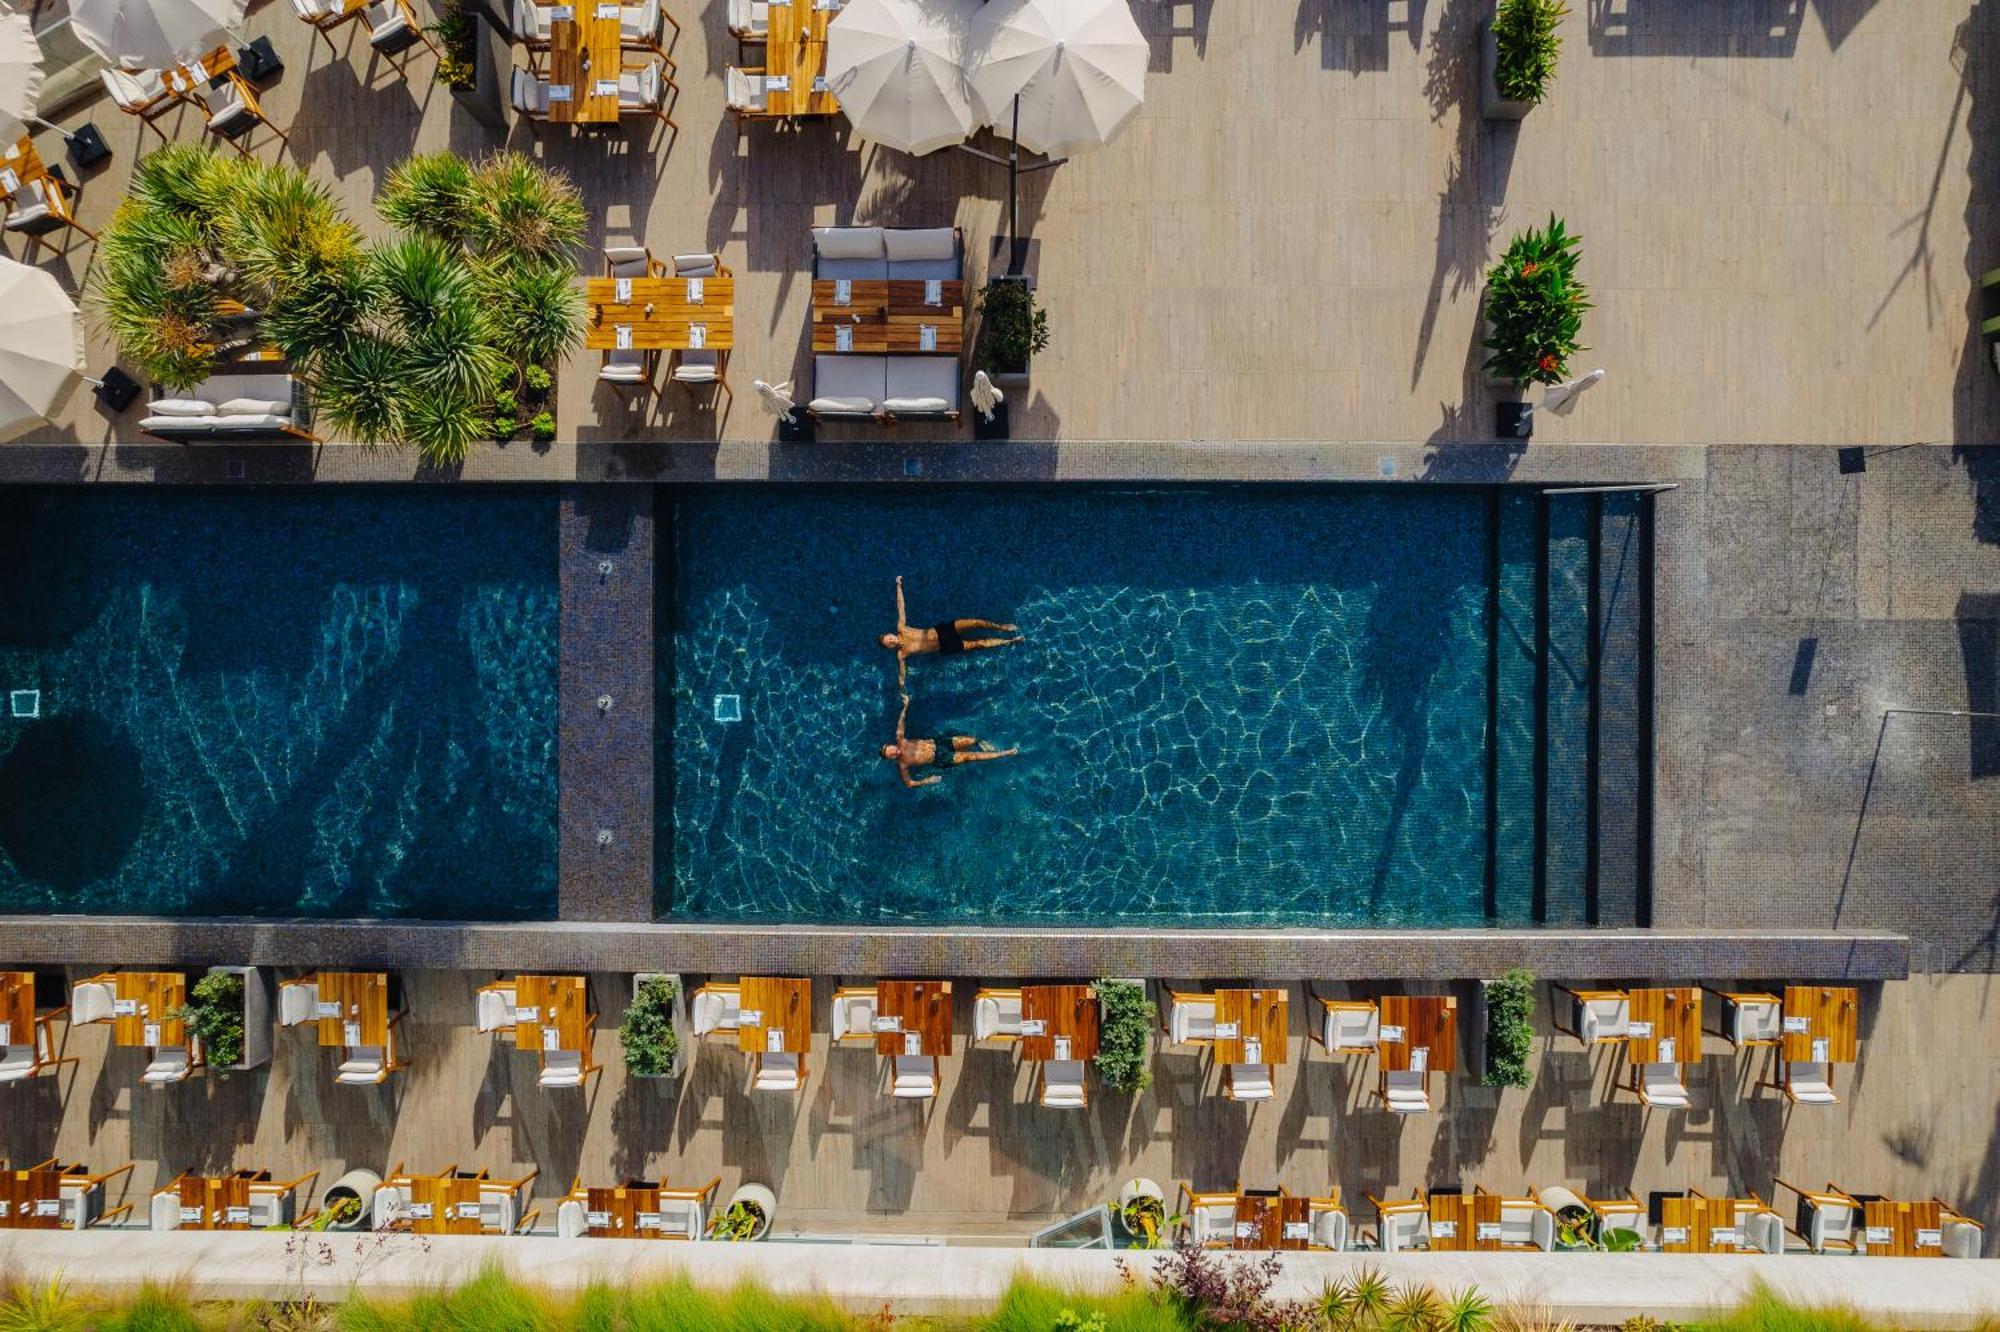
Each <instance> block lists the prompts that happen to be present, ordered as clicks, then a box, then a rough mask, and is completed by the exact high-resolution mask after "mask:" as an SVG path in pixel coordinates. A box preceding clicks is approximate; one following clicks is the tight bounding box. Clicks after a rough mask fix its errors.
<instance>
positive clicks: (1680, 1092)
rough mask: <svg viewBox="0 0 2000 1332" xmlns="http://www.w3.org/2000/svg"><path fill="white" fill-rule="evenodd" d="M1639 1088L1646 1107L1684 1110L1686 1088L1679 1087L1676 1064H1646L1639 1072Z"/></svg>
mask: <svg viewBox="0 0 2000 1332" xmlns="http://www.w3.org/2000/svg"><path fill="white" fill-rule="evenodd" d="M1639 1087H1640V1090H1641V1092H1642V1093H1643V1094H1644V1096H1645V1098H1646V1103H1647V1104H1648V1105H1655V1106H1659V1107H1660V1108H1662V1109H1666V1110H1685V1109H1687V1106H1688V1093H1687V1088H1686V1087H1684V1086H1682V1085H1681V1070H1680V1065H1678V1064H1647V1065H1646V1066H1644V1067H1643V1068H1641V1069H1640V1070H1639Z"/></svg>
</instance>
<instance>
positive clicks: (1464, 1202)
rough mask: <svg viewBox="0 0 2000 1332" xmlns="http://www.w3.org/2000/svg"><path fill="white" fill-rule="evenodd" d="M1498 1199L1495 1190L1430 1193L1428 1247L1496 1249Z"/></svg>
mask: <svg viewBox="0 0 2000 1332" xmlns="http://www.w3.org/2000/svg"><path fill="white" fill-rule="evenodd" d="M1501 1201H1502V1199H1501V1197H1500V1195H1499V1194H1497V1193H1433V1194H1431V1195H1430V1198H1429V1205H1430V1244H1431V1248H1432V1249H1435V1250H1443V1251H1446V1252H1450V1253H1471V1252H1474V1251H1477V1252H1480V1253H1495V1252H1498V1251H1499V1249H1500V1204H1501Z"/></svg>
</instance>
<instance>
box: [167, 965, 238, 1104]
mask: <svg viewBox="0 0 2000 1332" xmlns="http://www.w3.org/2000/svg"><path fill="white" fill-rule="evenodd" d="M174 1016H175V1017H177V1018H179V1019H180V1020H181V1021H182V1022H185V1023H186V1024H187V1029H188V1034H189V1035H190V1036H193V1037H195V1038H196V1039H198V1040H200V1041H201V1048H202V1058H203V1059H205V1060H207V1061H208V1067H209V1070H210V1071H211V1072H213V1073H214V1074H215V1076H216V1077H218V1078H226V1077H228V1076H229V1070H230V1069H231V1068H233V1067H235V1066H236V1065H237V1064H240V1063H242V1062H243V977H242V976H240V975H238V974H237V973H236V972H233V971H211V972H209V973H208V974H207V975H206V976H203V977H202V978H201V979H200V980H198V981H196V982H195V983H194V988H193V989H192V990H189V991H188V1001H187V1003H185V1004H183V1005H182V1006H181V1007H180V1008H179V1009H177V1010H175V1012H174Z"/></svg>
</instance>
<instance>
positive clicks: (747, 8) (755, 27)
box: [728, 0, 771, 36]
mask: <svg viewBox="0 0 2000 1332" xmlns="http://www.w3.org/2000/svg"><path fill="white" fill-rule="evenodd" d="M728 16H729V18H728V22H729V29H730V31H731V32H742V33H754V34H757V35H758V36H762V35H763V34H765V33H768V32H769V31H770V30H771V5H770V0H729V7H728Z"/></svg>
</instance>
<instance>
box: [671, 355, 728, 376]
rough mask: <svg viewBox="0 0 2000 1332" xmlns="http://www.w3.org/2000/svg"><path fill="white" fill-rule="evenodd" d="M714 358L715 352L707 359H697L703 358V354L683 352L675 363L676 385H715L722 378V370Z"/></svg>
mask: <svg viewBox="0 0 2000 1332" xmlns="http://www.w3.org/2000/svg"><path fill="white" fill-rule="evenodd" d="M714 356H715V353H714V352H709V353H708V354H707V356H706V357H703V358H702V359H695V358H697V357H702V353H700V352H682V353H681V355H680V358H679V359H678V360H676V361H675V362H674V382H675V383H676V384H713V383H715V382H716V381H717V380H719V379H721V378H722V368H721V366H719V365H718V364H716V362H715V360H714V359H713V358H714Z"/></svg>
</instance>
